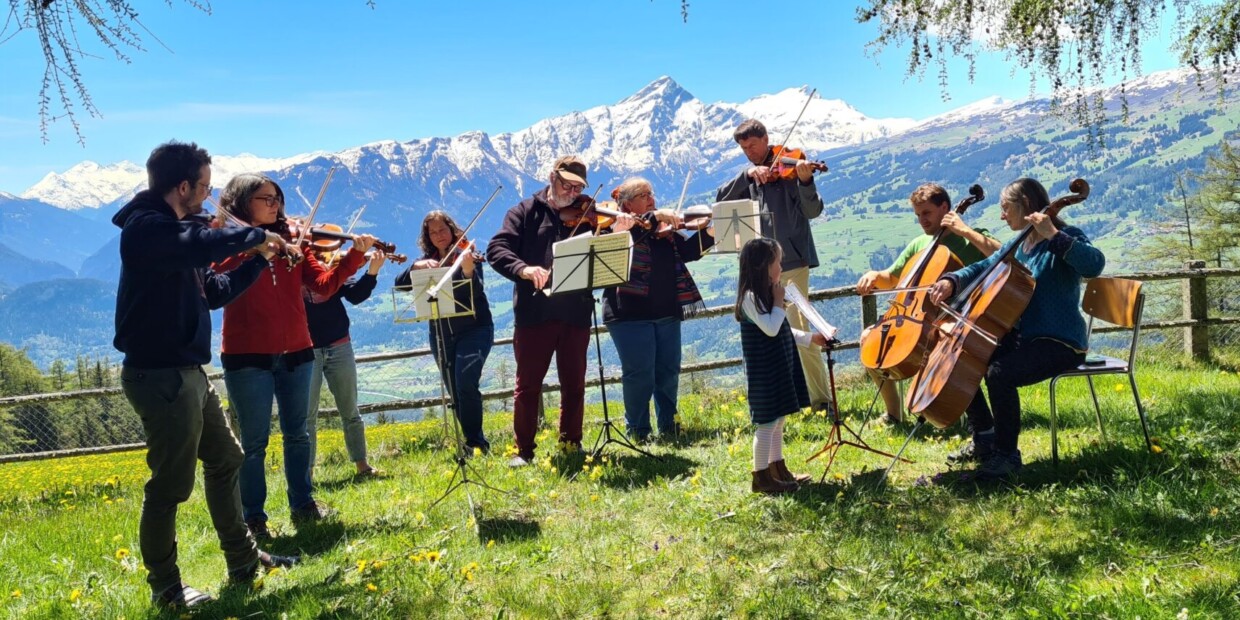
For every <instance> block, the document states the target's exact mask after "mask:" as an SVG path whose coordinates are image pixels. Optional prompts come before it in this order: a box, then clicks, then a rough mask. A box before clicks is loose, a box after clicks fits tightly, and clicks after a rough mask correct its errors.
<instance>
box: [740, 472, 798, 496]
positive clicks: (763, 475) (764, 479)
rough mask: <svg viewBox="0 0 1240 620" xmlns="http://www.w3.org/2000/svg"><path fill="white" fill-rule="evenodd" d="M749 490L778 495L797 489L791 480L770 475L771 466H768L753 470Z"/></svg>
mask: <svg viewBox="0 0 1240 620" xmlns="http://www.w3.org/2000/svg"><path fill="white" fill-rule="evenodd" d="M749 490H751V491H753V492H754V493H765V494H767V495H778V494H780V493H791V492H792V491H795V490H797V485H796V483H792V482H783V481H781V480H776V479H775V477H774V476H773V475H771V468H769V467H768V468H766V469H764V470H762V471H755V472H753V484H751V485H750V487H749Z"/></svg>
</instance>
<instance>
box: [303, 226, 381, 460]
mask: <svg viewBox="0 0 1240 620" xmlns="http://www.w3.org/2000/svg"><path fill="white" fill-rule="evenodd" d="M342 243H343V242H342V241H341V240H336V241H335V242H334V243H327V244H322V242H315V243H312V244H311V245H310V248H309V249H310V253H312V254H314V257H315V258H317V259H319V261H320V262H323V263H331V262H334V261H331V260H329V258H328V257H332V254H333V252H339V251H340V248H339V246H340V245H341V244H342ZM387 258H388V256H387V254H386V253H385V252H384V251H383V250H382V249H380V248H379V247H378V246H377V245H376V246H375V247H373V248H371V251H370V254H369V260H368V264H367V267H366V272H365V273H363V274H362V275H361V276H360V277H357V278H349V279H348V281H346V282H345V283H344V284H342V285H341V286H340V289H339V290H338V291H336V292H335V293H333V294H331V295H326V296H324V295H320V294H318V293H315V292H314V291H312V290H311V289H310V287H302V302H303V303H304V304H305V306H306V319H307V323H308V324H309V327H310V339H311V340H312V341H313V343H314V370H312V371H311V379H310V410H309V415H308V416H307V417H306V431H307V433H309V435H310V466H311V468H313V467H314V462H315V458H314V457H315V452H316V449H317V447H318V420H319V401H320V400H321V397H322V390H323V380H324V379H326V380H327V389H328V391H330V392H331V393H332V398H333V399H334V400H335V401H336V411H337V412H338V413H339V414H340V424H341V427H342V428H343V430H344V447H345V451H346V452H347V453H348V455H349V460H350V461H352V463H353V466H354V468H356V470H357V476H358V477H374V476H379V475H380V472H379V470H378V469H375V468H374V467H373V466H372V465H371V464H370V462H369V461H368V460H367V458H366V424H365V423H364V422H363V421H362V413H361V411H360V410H359V409H358V407H357V358H356V356H355V355H354V353H353V340H352V338H351V337H350V336H349V312H348V310H346V309H345V305H344V302H345V300H348V302H349V303H350V304H352V305H354V306H356V305H358V304H360V303H362V302H364V301H366V300H367V299H370V294H371V293H372V292H374V290H375V284H376V283H377V282H378V280H377V276H378V275H379V269H380V268H382V267H383V263H384V262H385V261H386V260H387ZM337 260H339V259H338V258H337Z"/></svg>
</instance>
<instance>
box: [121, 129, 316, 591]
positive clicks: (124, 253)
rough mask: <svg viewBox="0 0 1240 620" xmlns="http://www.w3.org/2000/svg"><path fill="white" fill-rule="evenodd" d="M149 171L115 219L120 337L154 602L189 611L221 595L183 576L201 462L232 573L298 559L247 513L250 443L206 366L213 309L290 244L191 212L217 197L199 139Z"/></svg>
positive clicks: (149, 164)
mask: <svg viewBox="0 0 1240 620" xmlns="http://www.w3.org/2000/svg"><path fill="white" fill-rule="evenodd" d="M146 172H147V177H148V189H147V190H145V191H142V192H139V193H138V195H137V196H134V198H133V200H131V201H130V202H129V204H127V205H125V206H124V207H122V208H121V209H120V211H118V212H117V213H116V215H115V216H113V218H112V223H113V224H116V225H117V226H119V227H120V228H121V250H120V251H121V278H120V285H119V287H118V289H117V292H116V337H115V338H114V339H113V341H112V344H113V346H115V347H116V349H117V350H118V351H120V352H122V353H124V354H125V359H124V362H123V366H122V369H121V385H122V387H123V390H124V392H125V398H126V399H128V400H129V403H130V405H132V406H133V408H134V411H135V412H137V414H138V417H139V418H141V419H142V429H143V431H144V433H145V436H146V447H147V453H146V463H147V466H148V467H150V469H151V478H150V480H148V481H147V483H146V486H145V487H144V492H143V499H142V518H141V521H140V523H139V526H138V527H139V538H140V544H141V549H142V563H143V565H145V566H146V569H147V577H146V580H147V583H149V584H150V586H151V590H152V592H153V594H152V596H151V599H152V602H154V603H156V604H157V605H160V606H165V607H186V608H188V607H197V606H199V605H202V604H204V603H207V602H210V601H211V600H212V598H211V597H210V596H209V595H207V594H204V593H202V592H200V591H198V590H196V589H194V588H192V587H190V586H188V585H186V584H185V583H184V582H182V581H181V571H180V568H178V566H177V536H176V516H177V506H179V505H180V504H181V503H183V502H185V500H186V499H188V498H189V495H190V493H191V492H192V491H193V490H194V470H195V469H196V467H197V461H198V460H201V461H202V474H203V475H202V477H203V492H204V493H205V495H206V500H207V509H208V510H209V511H210V512H211V522H212V524H213V525H214V526H215V532H216V535H217V536H218V537H219V539H220V548H221V549H222V550H223V551H224V559H225V562H226V564H227V566H228V574H229V576H230V579H231V580H232V581H243V582H244V581H251V580H253V579H254V577H255V576H256V574H257V572H258V566H259V565H260V564H261V565H262V566H264V567H267V568H271V567H275V566H289V565H291V564H292V563H294V562H295V561H296V558H291V557H281V556H273V555H270V554H268V553H266V552H263V551H259V550H258V546H257V545H256V543H255V541H254V537H253V536H251V535H250V530H249V528H247V527H246V524H245V521H244V520H243V519H242V516H241V496H240V495H239V493H238V490H237V489H238V487H237V477H238V475H239V472H240V470H241V462H242V458H243V454H242V452H241V446H240V444H238V443H237V437H236V435H234V434H233V431H232V428H231V427H230V426H229V423H228V416H227V415H225V413H224V409H223V408H222V407H221V406H220V398H219V396H218V395H217V394H216V393H215V389H214V388H212V387H211V383H210V382H209V381H207V375H206V374H205V373H204V372H203V370H202V365H203V364H206V363H208V362H210V361H211V313H210V311H211V309H214V308H219V307H222V306H224V305H225V304H227V303H229V302H230V301H232V300H233V299H235V298H236V297H237V296H238V295H240V294H241V292H242V291H244V290H246V288H247V287H249V286H250V285H251V284H253V283H254V282H255V280H256V279H257V278H258V276H259V274H261V273H262V271H263V269H264V268H265V267H266V266H267V264H268V263H267V260H268V259H270V258H271V257H272V255H273V254H274V252H275V251H276V249H277V248H279V247H282V246H283V245H284V240H283V239H281V238H280V236H279V235H277V234H275V233H271V232H265V231H263V230H262V229H260V228H253V227H236V228H229V229H218V230H217V229H211V228H208V227H207V226H206V225H205V224H204V223H202V222H201V221H198V220H196V219H194V218H192V217H190V216H193V215H197V214H199V213H201V212H202V203H203V201H204V200H206V198H207V197H208V196H210V194H211V156H210V155H208V154H207V152H206V151H205V150H203V149H201V148H198V145H196V144H192V143H191V144H183V143H179V142H169V143H167V144H162V145H160V146H158V147H156V148H155V150H153V151H151V156H150V158H149V159H147V161H146ZM238 252H246V253H247V254H248V256H247V258H246V259H245V260H244V261H242V262H241V264H240V266H239V267H237V268H236V269H234V270H233V271H232V272H231V273H227V274H223V273H216V272H215V271H213V270H212V269H210V268H209V267H208V266H209V265H210V264H211V263H212V262H213V261H217V260H221V259H223V258H225V257H228V256H232V255H234V254H237V253H238ZM259 254H261V256H257V255H259Z"/></svg>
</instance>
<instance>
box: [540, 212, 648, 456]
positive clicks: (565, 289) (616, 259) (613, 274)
mask: <svg viewBox="0 0 1240 620" xmlns="http://www.w3.org/2000/svg"><path fill="white" fill-rule="evenodd" d="M552 259H553V262H552V267H551V273H552V274H553V277H554V282H553V283H552V286H551V292H550V293H548V295H560V294H568V293H579V292H591V291H595V290H598V289H603V288H610V287H613V286H616V285H619V284H624V283H625V282H628V281H629V268H630V267H631V265H632V262H633V237H632V236H631V235H629V233H628V231H625V232H620V233H612V234H609V235H600V236H588V235H581V236H578V237H574V238H572V239H566V240H564V241H560V242H558V243H556V244H554V245H553V246H552ZM561 274H562V275H561ZM595 301H597V299H596V300H595ZM590 316H591V318H592V319H593V322H594V351H595V353H596V354H597V357H598V379H599V390H600V391H601V392H602V395H603V428H602V430H600V431H599V435H598V439H596V440H595V442H594V448H592V449H591V450H590V453H591V454H592V455H594V456H595V457H596V458H597V457H598V456H599V455H600V454H602V452H603V448H606V447H607V445H608V444H612V443H615V444H620V445H621V446H624V447H626V448H628V449H630V450H632V451H634V452H637V453H639V454H644V455H646V456H648V457H651V458H654V459H658V458H659V457H657V456H655V455H653V454H651V453H650V452H648V451H646V450H643V449H641V448H639V447H637V445H635V444H634V443H633V442H632V441H631V440H630V439H629V438H628V436H627V435H625V434H624V431H622V430H620V429H619V428H618V427H616V424H615V423H614V422H612V421H611V415H610V413H609V411H608V404H607V380H606V377H604V376H603V347H602V345H601V343H600V339H599V327H598V304H597V303H595V304H592V305H591V307H590Z"/></svg>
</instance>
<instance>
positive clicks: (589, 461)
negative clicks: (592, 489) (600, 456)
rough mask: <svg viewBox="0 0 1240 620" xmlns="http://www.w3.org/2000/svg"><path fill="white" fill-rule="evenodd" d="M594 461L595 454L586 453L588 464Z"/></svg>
mask: <svg viewBox="0 0 1240 620" xmlns="http://www.w3.org/2000/svg"><path fill="white" fill-rule="evenodd" d="M593 462H594V455H593V454H587V455H586V465H589V464H590V463H593Z"/></svg>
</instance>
